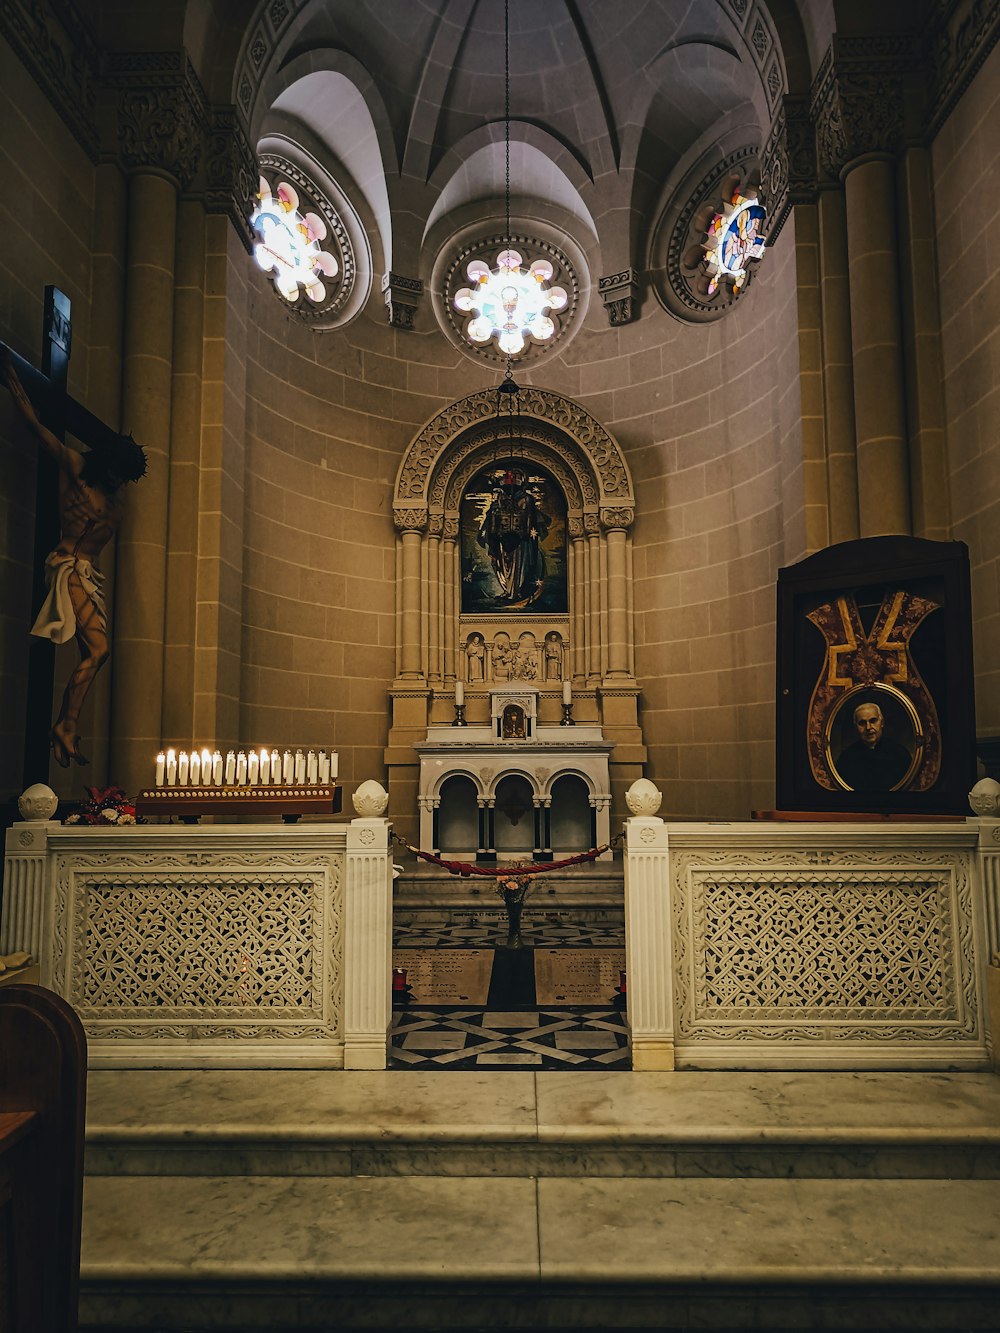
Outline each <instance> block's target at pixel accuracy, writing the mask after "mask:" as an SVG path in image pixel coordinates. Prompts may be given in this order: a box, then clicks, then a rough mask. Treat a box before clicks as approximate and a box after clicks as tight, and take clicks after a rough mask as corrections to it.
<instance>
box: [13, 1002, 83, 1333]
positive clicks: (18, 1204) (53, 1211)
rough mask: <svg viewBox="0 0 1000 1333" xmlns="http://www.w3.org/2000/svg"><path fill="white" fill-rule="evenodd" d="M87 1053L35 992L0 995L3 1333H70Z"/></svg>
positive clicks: (65, 1011)
mask: <svg viewBox="0 0 1000 1333" xmlns="http://www.w3.org/2000/svg"><path fill="white" fill-rule="evenodd" d="M86 1091H87V1043H86V1038H85V1036H84V1033H83V1027H82V1025H81V1023H80V1020H79V1018H77V1016H76V1014H75V1013H74V1011H73V1010H72V1009H71V1008H70V1006H69V1005H68V1004H67V1003H66V1001H65V1000H63V999H62V998H61V997H60V996H58V995H56V994H54V992H52V991H50V990H46V989H44V988H43V987H41V986H22V985H10V986H4V987H2V988H0V1333H73V1330H75V1329H76V1326H77V1297H78V1288H79V1278H80V1218H81V1211H82V1206H83V1136H84V1118H85V1111H86Z"/></svg>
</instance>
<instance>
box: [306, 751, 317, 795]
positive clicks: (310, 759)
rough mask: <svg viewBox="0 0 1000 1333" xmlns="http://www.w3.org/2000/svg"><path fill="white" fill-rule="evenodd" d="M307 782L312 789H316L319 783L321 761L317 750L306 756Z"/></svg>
mask: <svg viewBox="0 0 1000 1333" xmlns="http://www.w3.org/2000/svg"><path fill="white" fill-rule="evenodd" d="M306 782H308V783H309V786H310V787H315V786H316V783H317V782H319V761H318V759H317V757H316V751H315V750H310V751H309V753H308V754H307V755H306Z"/></svg>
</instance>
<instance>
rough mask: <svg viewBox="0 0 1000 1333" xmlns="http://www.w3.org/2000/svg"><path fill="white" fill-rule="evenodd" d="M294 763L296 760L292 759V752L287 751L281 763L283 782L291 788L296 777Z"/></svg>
mask: <svg viewBox="0 0 1000 1333" xmlns="http://www.w3.org/2000/svg"><path fill="white" fill-rule="evenodd" d="M293 763H294V760H293V759H292V752H291V750H286V751H285V756H284V758H283V759H282V761H281V781H282V782H283V783H284V784H285V786H286V787H290V786H291V785H292V781H293V779H294V777H295V770H294V768H293V766H292V765H293Z"/></svg>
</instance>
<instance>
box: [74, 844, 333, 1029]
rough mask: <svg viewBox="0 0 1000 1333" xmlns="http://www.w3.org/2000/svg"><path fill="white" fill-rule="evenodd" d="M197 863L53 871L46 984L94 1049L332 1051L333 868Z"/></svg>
mask: <svg viewBox="0 0 1000 1333" xmlns="http://www.w3.org/2000/svg"><path fill="white" fill-rule="evenodd" d="M203 860H204V857H203V854H201V853H189V854H187V855H183V854H182V855H178V856H170V857H165V856H164V855H163V854H162V853H157V852H153V853H150V854H148V855H143V854H141V853H137V854H134V855H129V856H123V857H121V858H115V859H114V861H113V862H111V863H110V864H109V862H108V859H107V858H106V857H89V856H86V855H77V856H73V857H61V858H59V863H58V868H57V877H56V905H55V906H56V911H55V926H56V929H55V939H54V953H53V980H54V984H55V986H56V988H57V989H58V990H60V992H61V993H62V994H64V995H66V996H67V997H68V998H69V1000H70V1001H71V1003H72V1004H73V1005H74V1006H75V1007H76V1009H77V1010H78V1012H79V1013H80V1015H81V1017H82V1019H83V1020H84V1023H85V1025H86V1027H87V1031H88V1036H89V1037H90V1039H91V1041H92V1042H93V1041H98V1042H100V1041H101V1040H102V1039H103V1040H106V1041H111V1040H114V1041H141V1042H150V1041H163V1040H167V1041H170V1040H178V1039H180V1040H184V1039H187V1040H192V1039H194V1040H198V1041H200V1042H204V1041H206V1040H209V1041H221V1042H223V1043H233V1042H235V1041H240V1040H242V1041H258V1042H259V1041H260V1040H262V1039H263V1040H264V1041H267V1042H271V1043H273V1042H276V1043H279V1044H280V1043H288V1042H315V1041H317V1040H319V1041H323V1042H331V1041H332V1042H342V1040H343V1002H342V993H343V984H342V965H341V961H342V953H343V950H342V923H343V893H342V882H343V864H342V858H331V859H329V860H326V861H321V862H319V863H313V864H307V865H289V864H288V858H287V857H286V858H278V857H272V856H269V855H267V854H260V853H245V854H244V855H243V856H241V858H240V862H239V864H238V865H232V866H225V865H223V866H219V865H218V864H217V863H216V864H214V865H208V864H204V863H202V862H203ZM216 861H217V858H216Z"/></svg>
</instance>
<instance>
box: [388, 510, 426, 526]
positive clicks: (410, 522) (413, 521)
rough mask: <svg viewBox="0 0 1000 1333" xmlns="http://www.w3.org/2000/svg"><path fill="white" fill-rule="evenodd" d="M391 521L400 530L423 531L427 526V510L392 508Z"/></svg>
mask: <svg viewBox="0 0 1000 1333" xmlns="http://www.w3.org/2000/svg"><path fill="white" fill-rule="evenodd" d="M392 521H393V523H394V524H395V526H396V528H397V529H398V530H399V531H400V532H423V531H424V529H425V528H426V527H427V510H426V509H418V508H412V507H411V508H409V509H401V508H393V511H392Z"/></svg>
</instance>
